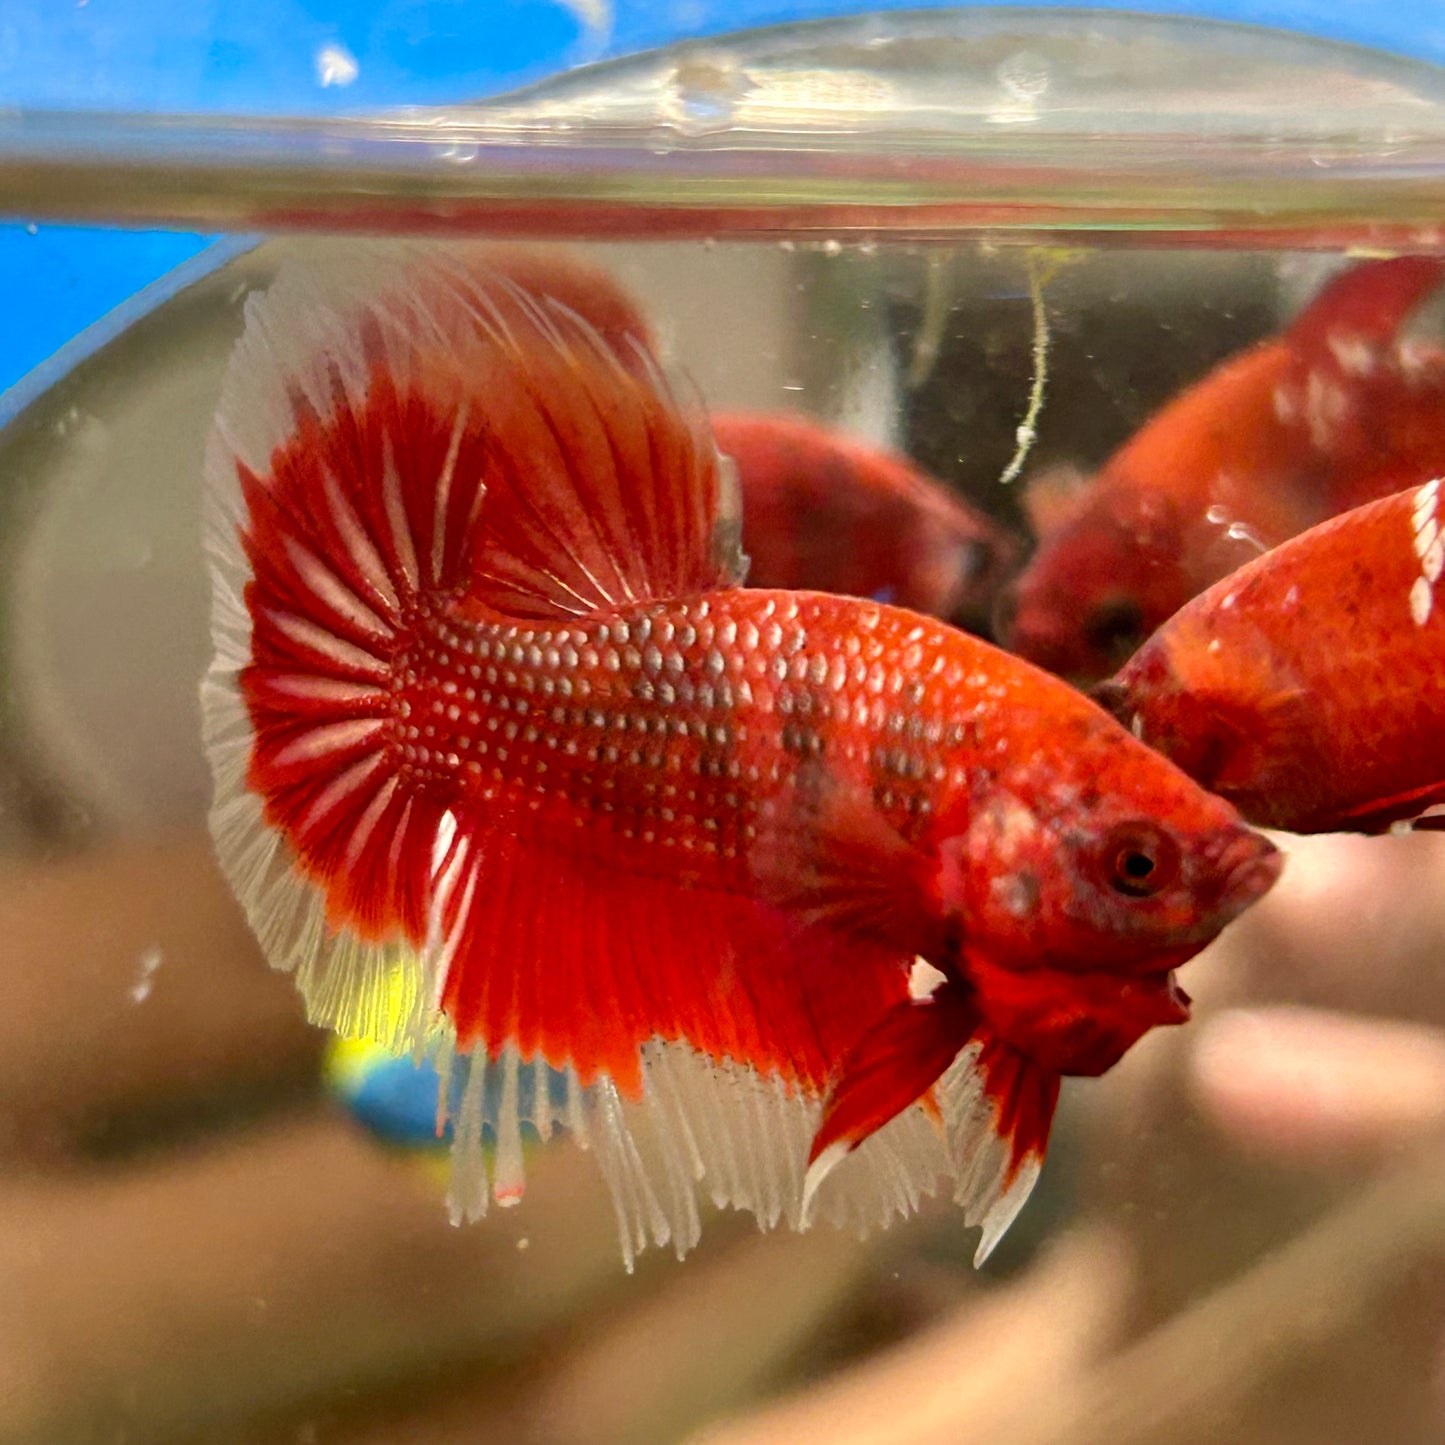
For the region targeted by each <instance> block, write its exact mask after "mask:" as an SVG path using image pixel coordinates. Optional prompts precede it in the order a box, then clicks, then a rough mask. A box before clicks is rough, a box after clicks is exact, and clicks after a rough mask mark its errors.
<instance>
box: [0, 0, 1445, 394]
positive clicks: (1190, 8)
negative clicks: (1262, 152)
mask: <svg viewBox="0 0 1445 1445" xmlns="http://www.w3.org/2000/svg"><path fill="white" fill-rule="evenodd" d="M1004 3H1008V0H1004ZM577 8H585V7H581V6H578V7H577ZM612 8H613V9H614V10H615V11H616V12H617V13H616V14H615V15H614V17H613V23H612V25H611V27H610V33H608V34H606V35H599V34H598V33H597V32H596V31H595V30H592V29H589V27H587V26H586V25H584V24H583V23H582V21H581V20H580V19H579V16H578V14H577V13H576V10H575V9H574V7H573V6H572V5H569V4H566V3H563V0H349V3H348V0H0V109H3V108H6V107H14V106H20V107H34V108H61V109H68V110H81V109H103V110H161V111H191V112H196V111H210V112H217V111H226V112H240V113H248V112H249V113H268V114H310V115H317V114H327V113H338V112H357V111H369V110H373V109H376V108H379V107H384V106H388V105H399V104H420V105H428V104H443V103H446V102H451V101H457V100H466V99H475V98H478V97H480V96H483V95H487V94H491V93H495V92H497V91H500V90H504V89H508V88H510V87H513V86H516V85H520V84H523V83H525V82H527V81H530V80H536V79H539V78H540V77H542V76H545V75H548V74H551V73H552V72H554V71H557V70H560V69H564V68H566V67H568V66H571V65H576V64H579V63H581V62H583V61H586V60H594V59H599V58H603V57H605V56H612V55H621V54H626V53H628V52H630V51H635V50H640V49H645V48H647V47H650V46H655V45H662V44H666V43H668V42H670V41H672V40H676V39H680V38H684V37H686V36H690V35H703V34H710V33H716V32H719V31H723V30H734V29H742V28H746V27H749V26H754V25H765V24H772V23H776V22H779V21H783V20H790V19H811V18H817V17H821V16H827V15H841V14H848V13H850V12H856V11H859V10H864V9H875V10H885V9H901V8H909V9H928V8H938V7H937V6H936V5H929V4H928V3H927V0H923V3H920V0H913V3H912V4H910V5H908V6H906V7H904V6H899V5H891V4H889V3H887V0H875V3H873V4H871V5H870V4H867V3H859V0H791V3H789V0H614V4H613V7H612ZM1060 8H1068V9H1085V8H1088V9H1098V8H1115V9H1130V10H1136V11H1146V12H1149V13H1152V14H1166V15H1197V16H1202V17H1208V18H1213V19H1222V20H1243V21H1249V22H1252V23H1254V24H1257V25H1271V26H1277V27H1280V28H1284V29H1289V30H1296V31H1301V32H1304V33H1308V34H1313V35H1318V36H1322V37H1327V38H1330V39H1335V40H1346V41H1353V42H1356V43H1359V44H1365V45H1372V46H1376V47H1379V48H1381V49H1386V50H1392V51H1395V52H1397V53H1399V54H1402V55H1410V56H1414V57H1417V58H1419V59H1423V60H1428V61H1431V62H1434V63H1436V64H1440V63H1442V62H1445V0H1189V3H1182V0H1141V3H1137V4H1133V5H1129V6H1127V7H1126V6H1118V7H1099V6H1097V5H1093V6H1063V7H1060ZM328 45H330V46H339V47H341V48H343V49H344V50H345V51H346V52H347V53H348V54H349V55H350V56H351V57H352V58H353V59H354V60H355V63H356V76H355V79H354V80H353V81H351V82H350V83H349V84H346V85H330V86H324V85H322V84H321V80H320V77H319V75H318V69H317V55H318V52H320V51H321V50H322V49H323V48H324V47H326V46H328ZM206 244H207V242H206V239H205V238H203V237H199V236H190V235H180V234H164V233H156V232H124V233H122V232H96V231H94V230H90V229H83V228H74V227H61V226H40V227H27V226H26V225H25V224H23V223H19V224H10V223H6V224H0V276H3V277H4V278H5V280H6V282H7V283H8V285H7V295H6V306H5V313H6V317H7V319H6V324H5V326H4V329H3V331H0V391H3V389H4V388H5V387H7V386H9V385H10V384H11V383H12V382H14V381H15V380H17V379H18V378H19V377H21V376H22V375H24V374H25V373H26V372H27V371H29V370H30V368H32V367H33V366H35V365H37V364H38V363H40V362H41V361H43V360H44V359H45V358H46V357H48V356H50V355H51V353H53V352H54V351H55V349H56V348H57V347H58V346H60V345H62V344H63V343H64V342H66V341H67V340H69V339H70V338H71V337H72V336H74V335H75V334H76V333H77V332H78V331H80V330H81V329H82V328H84V327H85V326H86V325H88V324H90V323H91V322H93V321H95V320H96V319H97V318H99V317H101V316H103V315H104V314H105V313H106V312H107V311H109V310H110V309H111V308H112V307H114V306H116V305H118V304H119V303H120V302H122V301H124V300H125V299H127V298H128V297H129V296H131V295H133V294H134V293H135V292H136V291H137V290H139V289H140V288H141V287H143V286H145V285H146V284H148V283H149V282H151V281H153V280H155V279H156V278H157V277H159V276H161V275H163V274H164V273H165V272H166V271H168V270H169V269H170V268H171V267H173V266H175V265H177V264H179V263H180V262H182V261H184V260H186V259H187V258H188V257H190V256H193V255H194V254H195V253H196V252H198V251H199V250H201V249H202V248H203V247H204V246H205V245H206ZM4 410H5V408H4V407H3V406H0V413H3V411H4Z"/></svg>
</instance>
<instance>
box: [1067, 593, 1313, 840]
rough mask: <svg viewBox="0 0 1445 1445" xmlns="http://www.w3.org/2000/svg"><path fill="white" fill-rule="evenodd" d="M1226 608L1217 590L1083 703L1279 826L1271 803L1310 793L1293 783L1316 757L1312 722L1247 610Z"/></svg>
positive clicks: (1226, 598)
mask: <svg viewBox="0 0 1445 1445" xmlns="http://www.w3.org/2000/svg"><path fill="white" fill-rule="evenodd" d="M1233 601H1234V599H1233V598H1232V597H1231V596H1230V593H1229V591H1228V589H1227V588H1224V589H1223V590H1222V591H1221V589H1220V588H1216V589H1214V591H1213V592H1211V593H1209V594H1206V595H1205V596H1204V597H1201V598H1200V599H1198V601H1197V603H1196V604H1194V605H1191V606H1189V607H1186V608H1185V609H1184V610H1183V611H1182V612H1180V613H1179V614H1178V615H1177V616H1175V617H1173V618H1171V619H1170V621H1169V622H1168V623H1167V624H1165V626H1164V627H1162V628H1161V629H1160V630H1159V631H1158V632H1157V633H1156V634H1155V635H1154V636H1153V637H1151V638H1150V639H1149V641H1148V642H1147V643H1146V644H1145V645H1144V646H1143V647H1142V648H1140V650H1139V651H1138V652H1137V653H1135V655H1134V656H1133V657H1131V658H1130V659H1129V661H1128V662H1127V663H1125V664H1124V666H1123V667H1122V668H1120V670H1119V672H1118V673H1117V674H1116V675H1115V676H1114V677H1112V678H1110V679H1109V680H1108V681H1107V682H1103V683H1100V684H1099V685H1098V686H1097V687H1096V688H1095V689H1094V690H1093V694H1092V695H1093V697H1094V699H1095V701H1097V702H1098V703H1100V704H1101V706H1103V707H1104V708H1106V709H1107V710H1108V711H1109V712H1111V713H1112V714H1113V715H1114V716H1115V717H1116V718H1117V719H1118V720H1119V722H1120V723H1122V724H1123V725H1124V726H1125V727H1126V728H1128V729H1129V731H1130V732H1131V733H1132V734H1133V735H1134V736H1135V737H1136V738H1138V739H1139V740H1140V741H1141V742H1143V743H1146V744H1147V745H1148V746H1149V747H1151V748H1153V749H1154V750H1155V751H1157V752H1159V753H1162V754H1163V755H1164V756H1165V757H1166V758H1168V759H1169V760H1170V761H1171V762H1172V763H1174V764H1175V766H1176V767H1178V768H1180V769H1181V770H1182V771H1183V772H1185V773H1187V774H1188V775H1189V776H1190V777H1191V778H1193V779H1194V781H1195V782H1197V783H1199V784H1200V785H1201V786H1203V787H1205V788H1208V789H1209V790H1210V791H1211V792H1213V793H1217V794H1219V795H1220V796H1222V797H1225V798H1228V799H1229V800H1230V802H1232V803H1233V804H1235V806H1236V807H1239V808H1241V809H1242V810H1243V811H1244V812H1245V813H1246V815H1247V816H1248V817H1250V818H1252V819H1254V820H1255V821H1257V822H1261V823H1265V824H1278V825H1281V826H1284V825H1287V819H1286V818H1284V817H1282V816H1276V813H1275V811H1274V808H1273V806H1272V803H1271V799H1272V796H1273V795H1274V794H1275V793H1286V794H1290V795H1293V794H1295V793H1297V792H1299V790H1300V788H1301V786H1303V788H1304V792H1305V793H1308V792H1309V791H1310V788H1309V785H1308V780H1307V779H1305V778H1301V777H1298V776H1295V775H1296V774H1297V773H1298V772H1299V771H1300V768H1299V764H1300V761H1301V760H1307V759H1310V758H1312V757H1315V756H1319V755H1320V740H1318V739H1316V738H1315V736H1314V734H1315V729H1316V727H1317V724H1318V719H1317V717H1316V715H1315V709H1314V708H1313V707H1312V706H1311V704H1310V695H1309V690H1308V688H1307V687H1306V686H1305V685H1304V683H1303V681H1302V680H1301V679H1300V678H1299V677H1298V676H1297V675H1296V674H1295V671H1294V670H1293V668H1292V667H1291V666H1290V663H1289V659H1288V658H1287V657H1285V656H1283V655H1282V654H1281V652H1280V649H1279V648H1278V647H1277V646H1275V645H1274V643H1273V642H1272V641H1271V639H1270V637H1269V636H1267V635H1266V633H1265V632H1264V631H1263V630H1262V629H1261V628H1260V627H1258V626H1257V625H1256V624H1255V623H1254V622H1253V621H1252V620H1251V618H1252V614H1251V609H1250V607H1249V606H1248V604H1247V602H1246V603H1245V604H1244V605H1242V606H1238V607H1236V606H1230V607H1228V608H1222V604H1223V603H1225V602H1230V603H1233ZM1311 766H1312V765H1311Z"/></svg>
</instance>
